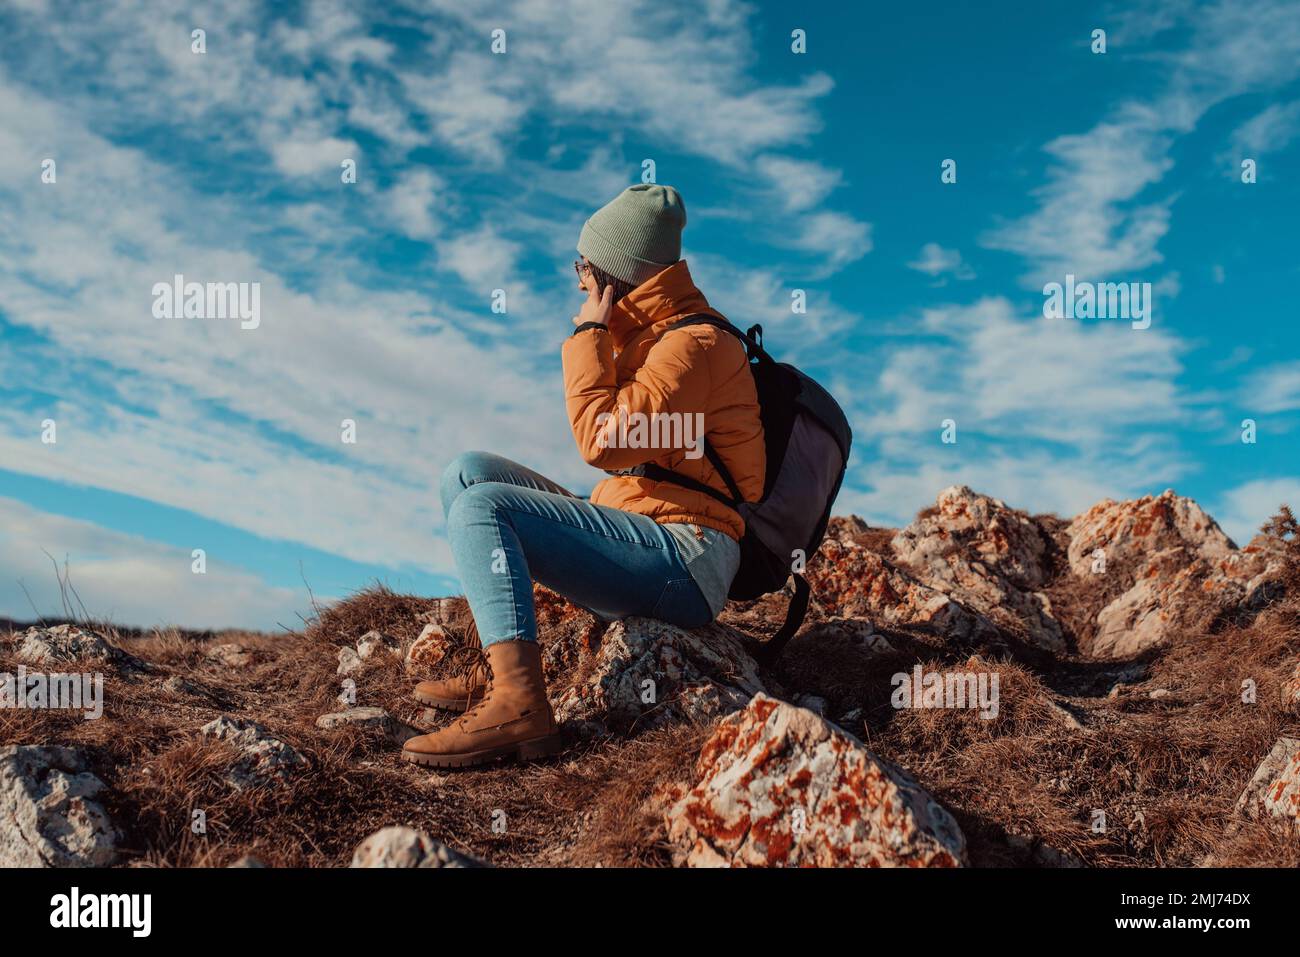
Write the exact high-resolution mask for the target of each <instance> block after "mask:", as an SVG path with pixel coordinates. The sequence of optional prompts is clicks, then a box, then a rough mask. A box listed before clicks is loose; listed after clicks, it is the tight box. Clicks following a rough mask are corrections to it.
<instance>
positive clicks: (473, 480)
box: [441, 452, 713, 647]
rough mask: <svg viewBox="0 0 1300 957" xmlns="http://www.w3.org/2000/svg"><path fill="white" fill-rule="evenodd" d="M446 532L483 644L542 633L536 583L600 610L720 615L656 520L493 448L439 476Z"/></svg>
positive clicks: (687, 622) (693, 621) (617, 614)
mask: <svg viewBox="0 0 1300 957" xmlns="http://www.w3.org/2000/svg"><path fill="white" fill-rule="evenodd" d="M441 496H442V509H443V514H444V515H445V516H446V519H447V538H448V540H449V542H450V543H451V553H452V556H453V557H454V558H455V560H456V570H457V571H458V572H459V573H460V580H461V585H462V587H463V588H464V589H465V597H466V598H467V599H469V607H470V610H471V611H472V612H473V613H474V621H475V623H476V624H477V625H478V632H479V637H480V638H481V639H482V640H483V645H484V647H487V646H488V645H489V644H491V643H492V642H494V641H511V640H516V639H522V640H524V641H536V640H537V619H536V616H535V615H534V613H533V582H534V581H538V582H541V583H542V584H543V585H545V586H546V587H547V588H550V589H552V590H553V591H556V592H559V593H560V594H561V595H563V596H564V597H565V598H567V599H569V601H571V602H573V603H574V604H575V605H580V606H581V607H583V608H586V609H588V610H590V611H592V612H593V613H595V614H597V615H599V616H600V617H602V618H626V617H628V616H629V615H641V616H645V617H648V618H658V619H660V620H661V621H666V622H668V623H669V624H672V625H677V626H679V627H682V628H698V627H700V626H702V625H707V624H708V623H709V622H710V621H712V620H713V612H712V611H711V610H710V609H709V606H708V603H707V602H706V601H705V599H704V595H703V594H702V593H701V592H700V588H699V586H698V585H696V584H695V580H694V579H693V578H691V573H690V571H689V570H688V569H687V567H686V565H685V563H684V562H683V561H682V559H681V556H680V555H679V554H678V551H677V543H676V541H674V539H673V537H672V536H671V535H669V534H668V532H667V531H665V530H664V528H663V526H661V525H659V524H658V523H657V522H655V521H654V520H653V519H651V518H647V517H646V516H644V515H635V514H633V513H632V512H624V511H621V510H620V509H616V508H607V507H605V506H603V505H592V504H591V503H590V502H588V501H586V500H585V499H581V498H577V497H576V496H574V495H573V493H571V492H569V491H567V490H565V489H563V488H561V487H560V486H559V485H557V484H555V483H554V482H552V481H551V480H550V479H548V478H546V477H545V476H542V475H539V474H538V473H537V472H534V471H532V470H531V469H528V468H525V467H524V466H522V465H518V464H517V463H515V462H511V461H510V460H509V459H505V458H502V457H501V456H499V455H492V454H490V453H488V452H466V453H464V454H462V455H459V456H457V457H456V458H455V459H454V460H453V461H452V463H451V464H450V465H449V466H447V470H446V471H445V472H443V475H442V485H441Z"/></svg>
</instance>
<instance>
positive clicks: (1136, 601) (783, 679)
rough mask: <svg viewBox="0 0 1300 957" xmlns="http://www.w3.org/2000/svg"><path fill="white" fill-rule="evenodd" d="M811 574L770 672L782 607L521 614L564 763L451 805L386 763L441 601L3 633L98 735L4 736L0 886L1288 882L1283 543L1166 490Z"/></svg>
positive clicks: (938, 534) (1289, 651) (995, 512)
mask: <svg viewBox="0 0 1300 957" xmlns="http://www.w3.org/2000/svg"><path fill="white" fill-rule="evenodd" d="M808 576H809V579H810V581H811V583H812V585H813V593H814V604H813V607H812V609H811V611H810V613H809V618H808V623H807V624H806V626H805V627H804V629H803V630H802V631H801V633H800V634H799V635H798V636H797V637H796V638H795V639H794V641H792V642H791V644H790V645H789V647H788V648H787V650H786V652H785V654H784V656H783V657H782V658H781V660H780V661H779V662H777V663H776V664H775V666H773V667H772V668H764V667H760V666H759V665H758V663H757V662H756V661H755V658H754V655H753V653H754V651H755V649H757V648H758V647H759V645H760V644H761V642H762V641H763V640H764V639H765V638H766V637H767V636H768V635H769V634H771V632H772V631H773V630H775V627H776V625H777V623H779V621H780V619H781V617H782V616H783V614H784V606H785V597H784V596H782V595H776V596H770V597H768V598H765V599H763V600H760V601H758V602H753V603H748V604H744V605H739V604H736V605H733V606H731V607H729V608H728V610H727V611H726V612H725V613H724V615H723V617H722V619H721V620H720V621H719V622H717V623H715V624H713V625H711V626H709V627H708V628H704V629H700V630H698V631H694V632H686V631H682V630H680V629H676V628H673V627H670V626H668V625H665V624H663V623H660V622H654V621H649V620H643V619H630V620H628V621H625V622H618V623H614V624H610V625H606V624H604V623H601V622H598V621H597V620H595V619H594V618H592V617H591V616H590V615H588V614H586V613H585V612H583V611H581V610H579V609H576V608H574V607H572V606H570V605H568V604H567V603H566V602H564V601H563V600H562V599H560V598H559V597H558V596H556V595H554V594H552V593H550V592H547V591H546V590H545V589H542V588H538V589H537V604H538V616H539V621H540V623H541V641H542V644H543V646H544V659H545V668H546V671H547V676H548V680H549V683H550V687H551V689H552V692H553V698H552V701H553V705H554V707H555V711H556V714H557V716H558V717H559V718H560V720H561V721H562V722H563V725H564V728H565V732H566V737H567V739H568V742H569V745H568V748H567V749H566V751H565V752H564V753H563V754H562V755H561V756H560V757H558V758H557V759H554V760H551V761H548V762H545V763H541V764H536V765H531V766H528V767H517V766H499V767H493V768H487V769H482V770H469V771H460V772H444V773H430V772H429V771H428V770H425V769H422V768H419V767H415V766H412V765H409V764H404V763H402V762H401V761H400V760H399V757H398V752H399V747H400V743H401V742H402V741H403V740H405V738H406V737H407V736H409V735H411V734H415V733H419V732H420V731H421V730H422V729H427V728H430V727H433V726H434V725H436V724H437V723H439V722H441V721H444V720H446V719H445V718H443V717H439V716H438V715H437V714H435V713H433V712H428V711H425V710H423V709H422V708H420V707H419V706H417V705H414V704H413V703H412V702H411V701H410V699H409V698H408V697H407V691H408V689H409V687H410V685H411V684H412V683H413V681H415V680H416V679H417V678H419V677H422V676H425V675H437V674H440V673H445V672H446V671H447V670H448V669H451V668H453V667H455V666H456V663H457V661H458V660H460V659H463V657H464V655H462V654H460V653H459V648H460V646H461V641H462V636H463V635H464V633H465V627H466V624H467V621H468V611H467V609H466V607H465V604H464V601H463V600H462V599H458V598H417V597H411V596H403V595H397V594H394V593H392V592H390V591H388V590H386V589H384V588H382V587H375V588H372V589H369V590H367V591H364V592H362V593H360V594H358V595H356V596H353V597H352V598H350V599H348V600H346V601H344V602H341V603H339V604H337V605H335V606H332V607H330V608H326V609H321V610H319V611H318V613H317V615H316V616H315V617H314V618H313V620H312V621H311V622H310V624H309V625H308V626H307V627H306V628H305V629H304V630H303V631H302V632H301V633H292V634H289V633H285V634H278V635H255V634H247V633H224V634H216V635H213V634H204V635H193V634H187V633H182V632H179V631H155V632H150V633H135V632H128V631H123V630H118V629H113V628H109V627H105V626H95V625H90V624H86V623H80V624H78V623H72V624H63V625H50V624H48V623H42V624H41V625H37V626H33V627H30V628H29V627H24V626H13V627H10V628H4V627H2V626H0V674H9V675H16V674H18V673H19V669H20V668H25V669H27V670H28V671H29V672H55V671H60V672H71V671H78V672H99V673H102V674H103V675H104V679H105V685H104V700H105V706H104V715H103V717H102V718H101V719H99V720H90V721H88V720H84V718H83V716H82V715H81V714H79V713H76V712H73V711H68V710H49V709H15V708H5V709H0V865H15V864H16V865H31V866H48V865H60V864H77V865H92V866H105V865H124V866H195V865H207V866H261V865H267V866H290V865H299V866H301V865H308V866H345V865H348V864H349V863H350V864H352V865H353V866H410V867H415V866H419V867H444V866H479V865H481V864H485V863H486V864H491V865H497V866H501V865H597V864H599V865H603V866H628V865H651V866H672V865H678V866H683V865H685V866H708V865H737V866H765V865H813V866H829V865H853V866H896V865H903V866H961V865H973V866H1000V865H1022V866H1048V867H1069V866H1134V865H1201V864H1221V865H1229V866H1251V865H1296V864H1300V542H1297V536H1296V525H1295V522H1294V521H1293V520H1291V518H1290V513H1289V512H1285V510H1284V511H1283V513H1282V514H1281V515H1280V516H1279V517H1278V518H1277V519H1275V520H1274V521H1273V522H1271V523H1270V525H1269V526H1268V527H1267V528H1266V530H1265V532H1263V533H1261V534H1260V535H1259V536H1257V537H1256V538H1255V539H1254V540H1253V541H1251V542H1250V543H1249V544H1248V545H1246V546H1245V547H1243V548H1238V547H1237V546H1236V545H1234V543H1233V542H1231V541H1230V540H1229V539H1228V538H1227V536H1225V535H1224V534H1223V532H1222V531H1221V530H1220V529H1219V527H1218V526H1217V525H1216V524H1215V522H1214V521H1213V519H1211V518H1210V517H1209V516H1208V515H1206V514H1205V512H1203V511H1202V510H1201V509H1200V508H1199V507H1198V506H1197V505H1196V503H1195V502H1193V501H1191V500H1189V499H1186V498H1181V497H1178V496H1176V495H1175V494H1174V493H1172V492H1165V493H1164V494H1163V495H1160V496H1156V497H1146V498H1142V499H1138V500H1135V501H1128V502H1112V501H1106V502H1102V503H1100V504H1098V505H1096V506H1095V507H1093V508H1092V509H1090V510H1089V511H1087V512H1085V513H1084V514H1082V515H1079V516H1077V517H1076V518H1074V519H1073V520H1072V521H1065V520H1062V519H1060V518H1057V517H1054V516H1041V515H1040V516H1034V515H1028V514H1026V513H1024V512H1020V511H1016V510H1014V509H1012V508H1010V507H1008V506H1006V505H1004V504H1003V503H1002V502H999V501H997V500H995V499H992V498H988V497H987V496H984V495H980V494H977V493H975V492H972V491H971V490H970V489H967V488H962V487H954V488H950V489H947V490H945V491H944V492H942V493H941V494H940V496H939V498H938V500H937V501H936V502H935V504H934V505H933V506H931V507H929V508H926V509H925V510H923V511H922V512H921V513H920V514H919V515H918V516H917V517H916V519H915V521H913V522H912V523H911V524H910V525H908V526H907V527H906V528H903V529H899V530H894V529H881V528H871V527H869V526H867V525H866V524H865V523H863V522H861V521H860V520H858V519H855V518H847V519H836V520H835V521H834V522H833V524H832V527H831V529H830V533H829V535H828V537H827V541H826V543H825V544H824V546H823V547H822V549H821V550H820V551H819V553H818V554H817V555H816V556H814V558H813V559H812V560H811V561H810V563H809V566H808ZM918 668H919V673H918V671H917V670H916V669H918ZM896 675H903V676H905V677H906V680H907V682H909V687H910V686H911V685H910V683H911V682H912V681H913V679H914V678H915V680H916V681H917V682H923V680H925V676H930V675H939V676H940V677H939V678H938V679H932V680H939V681H941V682H942V679H943V677H944V676H947V687H948V690H949V691H950V692H951V691H955V690H957V689H959V688H966V687H969V688H970V689H971V690H972V691H973V690H974V689H975V687H976V685H977V683H978V682H981V681H982V682H985V684H984V687H985V688H988V687H991V682H992V680H993V679H996V682H997V685H996V688H997V696H996V714H995V715H994V714H991V713H990V710H991V709H989V708H988V707H983V708H982V710H981V709H980V708H974V707H899V706H898V704H899V701H898V699H897V694H896V690H895V689H896V687H897V686H898V684H899V683H900V682H899V681H896V680H895V678H894V676H896ZM968 679H969V682H970V683H969V685H967V684H966V682H967V680H968ZM0 680H3V678H0ZM941 686H942V685H941ZM922 687H923V688H924V687H929V684H928V683H927V684H922ZM913 703H914V704H925V703H935V702H933V701H928V700H927V699H926V698H925V696H924V695H922V696H921V697H920V699H919V700H918V701H915V702H913ZM947 703H948V704H953V703H954V702H953V701H952V699H951V698H949V699H947ZM956 703H957V704H961V702H956ZM971 703H973V702H971ZM987 703H988V702H987V701H985V702H984V704H985V705H987Z"/></svg>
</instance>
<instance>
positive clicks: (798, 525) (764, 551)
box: [628, 316, 853, 665]
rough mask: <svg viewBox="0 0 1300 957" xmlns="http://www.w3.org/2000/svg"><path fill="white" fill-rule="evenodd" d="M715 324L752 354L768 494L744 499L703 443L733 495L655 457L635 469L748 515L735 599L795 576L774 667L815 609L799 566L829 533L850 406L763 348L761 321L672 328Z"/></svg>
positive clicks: (767, 648)
mask: <svg viewBox="0 0 1300 957" xmlns="http://www.w3.org/2000/svg"><path fill="white" fill-rule="evenodd" d="M694 325H710V326H716V327H717V328H718V329H721V330H723V331H724V332H727V333H730V334H731V335H733V336H735V337H736V338H737V339H739V340H740V341H741V343H742V344H743V345H744V347H745V354H746V356H747V357H748V358H749V368H750V371H751V372H752V373H753V375H754V385H755V387H756V388H757V391H758V405H759V417H760V418H761V420H762V422H763V438H764V442H765V444H766V446H767V468H766V476H765V479H764V482H763V495H762V498H760V499H759V500H758V501H757V502H746V501H744V500H743V497H742V496H741V494H740V488H739V487H738V486H737V485H736V481H735V479H734V478H733V477H732V475H731V472H730V471H729V470H728V469H727V466H726V464H725V463H724V462H723V461H722V457H721V456H720V455H718V452H717V450H716V449H714V448H713V446H712V445H711V444H710V443H709V440H708V439H707V438H705V440H704V455H705V456H706V457H707V458H708V460H709V463H710V464H711V465H712V466H713V467H714V469H716V470H717V472H718V474H719V475H720V476H721V477H722V481H723V482H724V483H725V484H726V486H727V490H728V491H729V492H730V493H731V494H730V495H726V494H724V493H722V492H719V491H718V490H717V489H715V488H712V487H710V486H708V485H706V484H704V483H703V482H698V481H696V480H695V479H693V478H690V477H689V476H686V475H682V474H680V473H679V472H675V471H673V470H671V469H667V468H664V467H663V466H662V465H657V464H654V463H647V464H645V465H640V466H637V467H636V468H633V469H629V470H628V471H629V473H630V474H633V475H640V476H644V477H645V478H649V479H653V480H655V481H659V482H672V483H674V484H677V485H681V486H683V487H685V488H690V489H694V490H695V491H697V492H703V493H704V494H706V495H711V496H712V497H713V498H715V499H717V500H718V501H720V502H722V503H723V504H724V505H727V506H729V507H731V508H733V509H735V510H736V511H737V512H739V513H740V516H741V518H743V519H744V520H745V535H744V537H743V538H742V539H741V540H740V568H739V570H738V571H737V572H736V577H735V579H734V580H733V581H732V583H731V590H730V591H729V592H728V593H727V597H728V598H731V599H734V600H736V601H749V600H751V599H754V598H759V597H761V596H763V595H767V594H770V593H771V592H774V591H779V590H781V589H783V588H784V587H785V584H786V582H787V581H788V580H789V579H790V577H791V575H793V576H794V595H793V597H792V598H791V599H790V606H789V609H788V610H787V612H786V617H785V622H784V623H783V624H782V625H781V627H780V629H779V630H778V631H777V632H776V634H775V635H773V636H772V638H771V640H770V641H767V642H765V643H764V644H763V646H762V648H761V650H760V651H759V654H758V659H759V661H760V662H762V663H763V664H765V665H772V664H774V663H775V662H776V660H777V659H778V658H779V657H780V655H781V651H782V649H784V648H785V645H786V643H787V642H788V641H789V640H790V639H791V638H792V637H793V636H794V633H795V632H796V631H798V630H799V626H800V625H801V624H803V620H804V616H805V615H806V614H807V612H808V597H809V591H810V589H809V586H808V580H807V579H806V578H805V577H804V576H803V575H802V574H801V573H800V572H799V571H795V570H794V568H795V564H796V563H797V565H798V567H799V568H802V567H803V565H802V563H803V562H804V561H806V560H807V559H808V558H810V557H812V555H813V553H814V552H816V551H817V549H818V547H819V546H820V545H821V543H822V539H823V538H824V537H825V536H826V525H827V523H828V522H829V521H830V517H831V506H832V505H833V504H834V502H835V496H836V495H837V494H838V493H839V490H840V484H841V483H842V482H843V481H844V470H845V468H846V466H847V465H848V460H849V447H850V446H851V445H852V443H853V432H852V430H851V429H850V428H849V422H848V419H847V418H846V417H845V415H844V410H843V409H841V408H840V406H839V403H837V402H836V401H835V400H834V399H833V398H831V395H830V393H829V392H827V391H826V390H825V389H823V388H822V387H821V386H820V385H818V384H817V383H816V382H814V381H813V380H812V379H810V378H809V377H808V376H806V375H804V374H803V373H802V372H800V371H799V370H798V369H796V368H795V367H794V366H792V365H790V364H788V363H785V362H777V361H776V360H774V359H773V358H772V357H771V356H770V355H768V354H767V352H766V351H765V350H764V349H763V327H762V326H760V325H754V326H751V327H750V329H749V331H748V333H742V332H741V331H740V330H739V329H737V328H736V327H735V326H733V325H732V324H731V323H729V322H727V321H725V320H722V319H717V318H715V317H713V316H687V317H686V318H685V319H681V320H678V321H677V322H675V323H673V324H672V325H671V326H669V327H668V329H666V330H664V332H665V333H666V332H669V331H671V330H673V329H680V328H682V327H683V326H694Z"/></svg>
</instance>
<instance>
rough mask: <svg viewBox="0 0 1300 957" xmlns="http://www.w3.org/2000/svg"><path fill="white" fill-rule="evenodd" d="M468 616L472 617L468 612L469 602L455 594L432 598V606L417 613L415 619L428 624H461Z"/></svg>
mask: <svg viewBox="0 0 1300 957" xmlns="http://www.w3.org/2000/svg"><path fill="white" fill-rule="evenodd" d="M469 617H472V616H470V613H469V602H467V601H466V600H465V598H464V596H462V595H455V596H453V597H451V598H435V599H433V607H431V608H430V609H429V610H428V611H424V612H421V613H420V614H418V615H417V616H416V620H417V621H422V622H424V623H425V624H428V625H452V626H462V625H463V624H464V622H465V619H466V618H469Z"/></svg>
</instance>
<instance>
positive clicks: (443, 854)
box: [351, 827, 487, 867]
mask: <svg viewBox="0 0 1300 957" xmlns="http://www.w3.org/2000/svg"><path fill="white" fill-rule="evenodd" d="M351 866H352V867H486V866H487V865H485V864H484V863H483V862H482V861H480V860H479V859H478V858H476V857H471V856H470V855H468V854H462V853H461V852H460V851H455V850H452V849H451V848H450V847H448V846H447V845H446V844H443V843H441V842H440V841H435V840H434V839H433V838H431V837H429V835H427V834H425V833H424V832H423V831H417V830H416V829H415V828H412V827H385V828H383V829H381V830H378V831H376V832H375V833H374V834H371V835H370V836H369V837H368V838H366V839H365V840H364V841H362V842H361V843H360V844H358V845H357V848H356V850H355V851H354V852H353V854H352V864H351Z"/></svg>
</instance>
